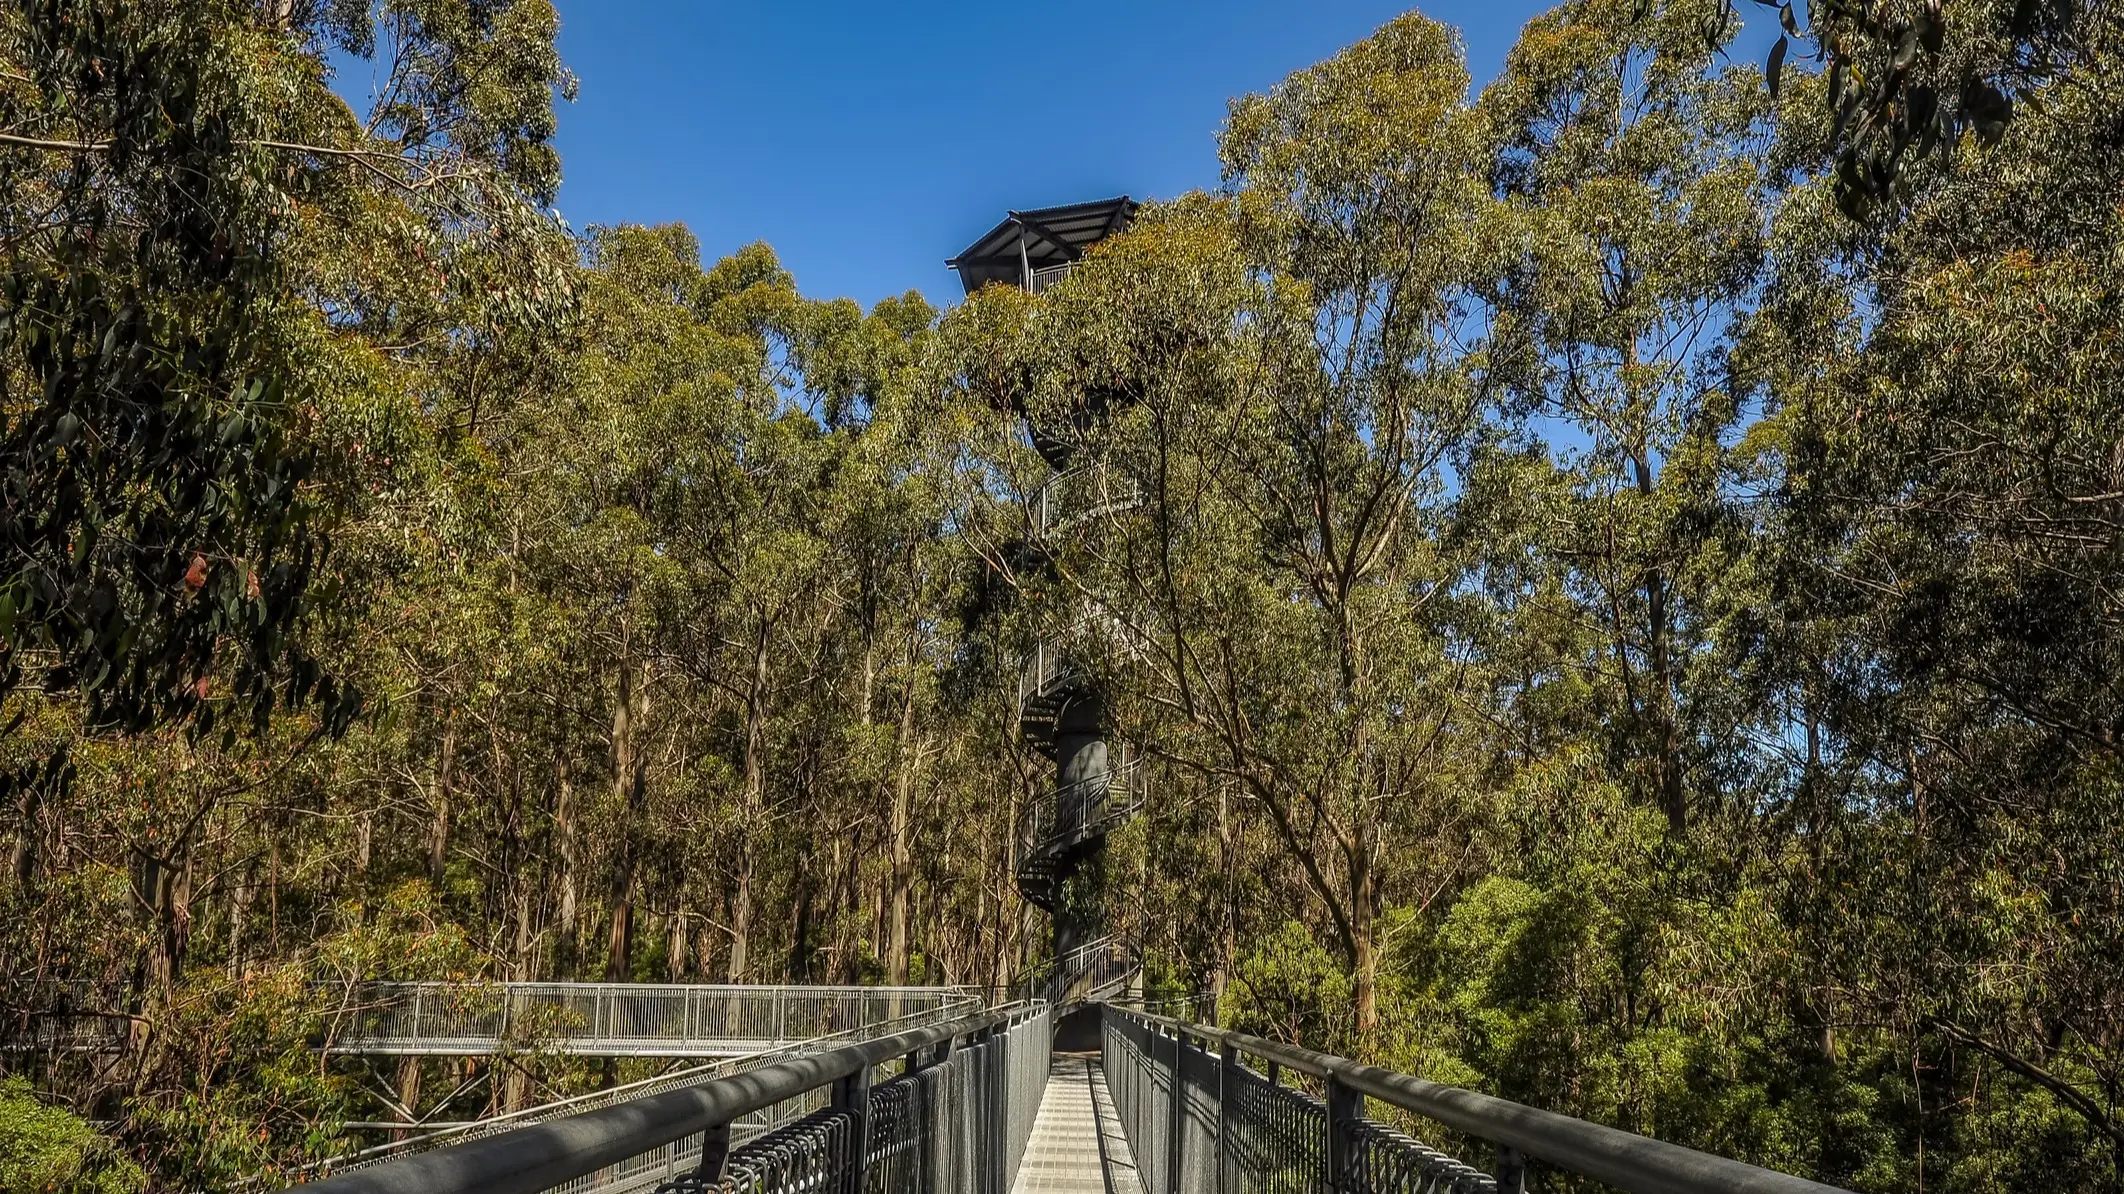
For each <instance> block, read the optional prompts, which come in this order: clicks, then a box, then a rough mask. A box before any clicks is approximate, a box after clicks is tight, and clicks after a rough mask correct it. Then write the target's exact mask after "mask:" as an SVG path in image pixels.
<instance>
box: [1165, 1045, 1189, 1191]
mask: <svg viewBox="0 0 2124 1194" xmlns="http://www.w3.org/2000/svg"><path fill="white" fill-rule="evenodd" d="M1181 1037H1182V1034H1181V1033H1180V1032H1178V1031H1175V1032H1174V1033H1173V1068H1172V1070H1171V1071H1170V1073H1169V1075H1168V1077H1167V1080H1166V1083H1167V1084H1166V1093H1167V1094H1169V1095H1170V1096H1171V1101H1170V1104H1169V1105H1168V1107H1167V1108H1166V1120H1165V1134H1166V1138H1165V1190H1166V1194H1180V1161H1181V1154H1182V1151H1183V1150H1182V1148H1181V1143H1180V1129H1181V1127H1182V1126H1183V1125H1184V1124H1185V1122H1186V1113H1187V1095H1186V1093H1185V1090H1184V1086H1185V1083H1183V1082H1182V1081H1181V1080H1180V1048H1181V1044H1182V1040H1181Z"/></svg>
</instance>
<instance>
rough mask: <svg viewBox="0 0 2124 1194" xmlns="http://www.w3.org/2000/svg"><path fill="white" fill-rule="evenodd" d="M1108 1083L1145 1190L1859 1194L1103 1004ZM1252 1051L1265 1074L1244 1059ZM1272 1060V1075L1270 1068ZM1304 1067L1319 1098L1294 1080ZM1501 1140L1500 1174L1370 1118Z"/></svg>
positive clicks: (1213, 1193)
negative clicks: (1536, 1187)
mask: <svg viewBox="0 0 2124 1194" xmlns="http://www.w3.org/2000/svg"><path fill="white" fill-rule="evenodd" d="M1102 1035H1103V1060H1104V1064H1105V1071H1106V1082H1107V1087H1108V1090H1109V1092H1110V1093H1111V1095H1112V1096H1113V1100H1114V1107H1115V1111H1116V1114H1117V1116H1118V1118H1119V1119H1120V1121H1121V1127H1122V1131H1123V1133H1124V1134H1125V1135H1126V1136H1127V1138H1128V1145H1129V1149H1130V1151H1131V1152H1132V1153H1133V1154H1134V1156H1135V1158H1136V1165H1137V1171H1138V1173H1139V1174H1140V1175H1141V1177H1142V1181H1143V1189H1144V1192H1145V1194H1476V1192H1481V1194H1524V1192H1525V1190H1526V1189H1527V1184H1526V1183H1527V1173H1528V1167H1529V1164H1530V1163H1531V1164H1537V1165H1544V1166H1546V1167H1548V1168H1550V1169H1553V1170H1555V1171H1557V1172H1560V1173H1566V1174H1573V1175H1576V1176H1578V1177H1581V1178H1589V1179H1592V1180H1593V1181H1595V1182H1598V1183H1601V1184H1603V1185H1606V1186H1609V1187H1612V1188H1615V1189H1620V1190H1627V1191H1632V1192H1635V1194H1847V1192H1845V1191H1840V1190H1837V1189H1836V1188H1835V1187H1833V1186H1826V1185H1823V1184H1821V1183H1819V1182H1814V1181H1809V1180H1807V1179H1805V1178H1799V1177H1794V1176H1791V1175H1789V1174H1783V1173H1776V1172H1773V1171H1771V1170H1767V1169H1760V1168H1757V1167H1756V1166H1753V1165H1748V1164H1745V1163H1743V1162H1740V1161H1735V1160H1731V1159H1728V1158H1725V1157H1718V1156H1713V1155H1711V1154H1709V1153H1702V1152H1697V1151H1695V1150H1693V1149H1687V1148H1683V1147H1681V1146H1679V1145H1674V1144H1667V1143H1665V1142H1663V1141H1659V1140H1653V1139H1650V1138H1649V1137H1644V1136H1638V1135H1635V1134H1634V1133H1630V1132H1625V1131H1621V1130H1620V1129H1616V1128H1608V1127H1603V1126H1601V1125H1599V1124H1593V1123H1588V1122H1586V1121H1584V1120H1578V1119H1572V1118H1570V1117H1569V1116H1564V1115H1557V1114H1555V1113H1553V1112H1548V1111H1542V1110H1539V1109H1537V1108H1533V1107H1526V1106H1522V1105H1521V1104H1518V1103H1512V1102H1509V1101H1507V1100H1504V1099H1498V1098H1492V1097H1491V1096H1489V1095H1484V1094H1479V1093H1477V1092H1475V1091H1470V1090H1461V1089H1458V1088H1456V1087H1450V1086H1441V1085H1439V1084H1437V1083H1432V1082H1425V1081H1423V1080H1422V1079H1420V1078H1414V1077H1411V1076H1409V1075H1407V1074H1395V1073H1391V1072H1389V1071H1386V1070H1382V1069H1379V1068H1377V1067H1375V1066H1367V1065H1361V1064H1358V1063H1356V1062H1352V1061H1348V1060H1345V1059H1343V1058H1339V1057H1331V1056H1328V1055H1327V1054H1324V1053H1315V1052H1313V1051H1311V1050H1308V1049H1298V1048H1295V1047H1292V1046H1289V1045H1282V1044H1278V1043H1276V1042H1273V1041H1264V1040H1261V1039H1260V1038H1258V1037H1250V1036H1245V1035H1243V1034H1240V1033H1234V1032H1227V1031H1224V1030H1222V1029H1216V1028H1206V1027H1203V1026H1201V1025H1196V1024H1186V1023H1182V1022H1180V1021H1177V1020H1170V1019H1167V1018H1165V1017H1162V1016H1151V1015H1146V1014H1143V1013H1138V1012H1131V1011H1126V1010H1123V1009H1119V1008H1114V1007H1108V1008H1106V1009H1105V1014H1104V1025H1103V1034H1102ZM1246 1057H1252V1058H1253V1059H1255V1061H1257V1062H1258V1063H1260V1064H1261V1065H1262V1068H1261V1069H1256V1068H1255V1067H1254V1066H1251V1065H1248V1064H1246V1062H1245V1061H1244V1060H1243V1059H1244V1058H1246ZM1264 1071H1265V1072H1264ZM1287 1077H1302V1078H1304V1079H1306V1080H1308V1081H1311V1082H1313V1083H1315V1084H1316V1085H1317V1087H1318V1093H1314V1092H1313V1091H1309V1090H1305V1089H1302V1088H1300V1087H1298V1086H1296V1085H1295V1084H1292V1083H1290V1082H1287V1081H1285V1078H1287ZM1367 1098H1371V1099H1376V1100H1378V1101H1380V1102H1381V1103H1384V1104H1386V1105H1388V1106H1391V1107H1395V1108H1398V1109H1400V1110H1401V1111H1404V1112H1407V1113H1410V1114H1412V1115H1414V1116H1418V1117H1421V1118H1424V1119H1427V1120H1430V1121H1432V1122H1434V1123H1436V1124H1439V1125H1441V1126H1443V1127H1445V1128H1447V1129H1449V1130H1451V1131H1453V1132H1456V1133H1459V1134H1461V1135H1463V1136H1465V1137H1468V1138H1471V1139H1473V1140H1477V1141H1484V1142H1487V1143H1488V1144H1489V1145H1491V1146H1492V1147H1494V1149H1495V1155H1494V1167H1493V1171H1490V1172H1485V1171H1484V1170H1483V1169H1481V1168H1478V1167H1477V1166H1476V1165H1474V1164H1471V1163H1469V1161H1468V1160H1466V1159H1465V1158H1462V1157H1456V1156H1453V1155H1450V1154H1448V1153H1446V1152H1445V1151H1443V1150H1440V1149H1437V1148H1433V1147H1431V1146H1430V1145H1427V1144H1425V1143H1423V1142H1422V1141H1420V1140H1417V1139H1416V1138H1414V1137H1412V1136H1410V1135H1409V1134H1408V1133H1406V1132H1404V1131H1402V1130H1401V1129H1399V1128H1397V1127H1395V1126H1394V1125H1392V1124H1388V1123H1385V1122H1382V1121H1380V1120H1378V1119H1375V1118H1372V1117H1370V1116H1367V1115H1366V1114H1365V1110H1364V1109H1365V1100H1366V1099H1367Z"/></svg>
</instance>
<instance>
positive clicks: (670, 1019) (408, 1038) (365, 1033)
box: [325, 983, 979, 1057]
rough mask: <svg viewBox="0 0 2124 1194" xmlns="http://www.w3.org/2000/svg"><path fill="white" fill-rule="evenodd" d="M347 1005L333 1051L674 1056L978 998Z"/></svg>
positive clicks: (398, 993)
mask: <svg viewBox="0 0 2124 1194" xmlns="http://www.w3.org/2000/svg"><path fill="white" fill-rule="evenodd" d="M339 1002H340V1003H341V1005H342V1006H343V1007H344V1008H345V1012H344V1013H343V1015H342V1017H340V1019H341V1022H342V1024H343V1027H341V1028H340V1030H339V1031H338V1032H337V1033H335V1034H334V1035H333V1036H332V1037H331V1038H330V1039H329V1040H327V1041H326V1042H325V1048H326V1049H327V1050H328V1051H330V1052H338V1053H366V1054H385V1055H388V1054H408V1053H411V1054H445V1055H455V1054H472V1053H489V1052H495V1051H499V1050H504V1049H512V1048H514V1049H543V1050H546V1051H550V1052H557V1053H587V1054H598V1055H606V1056H666V1057H684V1056H699V1057H707V1056H713V1055H716V1054H742V1053H752V1052H756V1051H758V1050H760V1049H762V1048H765V1047H769V1046H772V1045H778V1044H789V1043H794V1042H797V1041H803V1040H810V1039H813V1038H816V1037H822V1036H828V1035H831V1034H834V1033H837V1032H842V1031H844V1030H847V1029H851V1028H860V1027H863V1026H864V1025H870V1024H878V1023H882V1022H884V1021H887V1020H892V1019H897V1018H900V1017H903V1016H909V1015H915V1014H918V1013H922V1012H931V1011H938V1010H945V1009H951V1008H960V1009H967V1010H971V1009H972V1008H974V1007H976V1006H978V1004H979V1000H978V999H976V998H975V997H974V996H972V995H969V994H968V993H966V992H964V991H960V990H957V989H955V988H948V987H783V986H745V985H735V984H715V985H709V984H701V985H675V984H674V985H665V984H657V983H485V984H481V983H362V984H359V985H358V986H356V987H354V988H352V989H351V990H350V991H348V992H347V993H346V994H345V995H344V996H342V997H341V998H340V1000H339Z"/></svg>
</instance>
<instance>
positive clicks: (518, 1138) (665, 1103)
mask: <svg viewBox="0 0 2124 1194" xmlns="http://www.w3.org/2000/svg"><path fill="white" fill-rule="evenodd" d="M1012 1015H1013V1009H1010V1008H1001V1009H997V1010H994V1011H987V1012H982V1013H979V1014H977V1015H972V1016H968V1017H966V1018H965V1019H962V1020H955V1021H953V1022H951V1023H949V1024H939V1025H933V1026H931V1027H928V1028H918V1029H913V1030H911V1031H908V1032H902V1033H898V1034H895V1035H893V1036H889V1037H881V1038H879V1039H877V1040H873V1041H865V1042H863V1043H862V1044H857V1045H849V1046H846V1047H845V1048H840V1049H835V1050H833V1051H831V1052H827V1053H818V1054H813V1055H811V1056H808V1057H799V1058H795V1059H793V1060H790V1061H785V1062H782V1063H780V1064H778V1065H771V1066H767V1067H765V1068H763V1069H757V1070H753V1071H750V1072H749V1073H744V1074H736V1075H732V1076H731V1077H728V1078H721V1079H717V1080H715V1081H711V1082H706V1083H703V1084H701V1085H699V1086H689V1087H686V1088H684V1089H681V1090H673V1091H666V1092H664V1093H663V1094H657V1095H650V1096H648V1097H647V1098H641V1099H635V1100H633V1101H631V1102H626V1103H622V1104H620V1105H618V1106H616V1107H606V1108H603V1109H601V1110H597V1111H591V1112H586V1113H584V1114H582V1115H573V1116H569V1117H568V1118H566V1119H559V1120H554V1121H552V1122H551V1123H542V1124H534V1125H532V1126H530V1127H525V1128H518V1129H516V1130H515V1131H513V1132H504V1133H502V1134H501V1135H499V1136H490V1137H487V1138H486V1139H483V1140H475V1141H471V1142H468V1143H465V1144H460V1145H456V1146H454V1147H451V1148H444V1149H438V1150H436V1151H435V1152H431V1153H423V1154H421V1155H419V1156H414V1157H407V1158H406V1159H404V1160H402V1161H394V1162H391V1163H389V1164H385V1165H379V1166H377V1167H375V1168H373V1169H363V1170H359V1171H357V1172H354V1173H348V1174H342V1175H340V1176H337V1177H331V1178H327V1179H325V1180H323V1181H320V1182H314V1183H311V1184H310V1185H308V1186H305V1187H304V1189H306V1190H309V1191H312V1192H313V1194H538V1192H539V1191H542V1190H547V1189H551V1188H552V1187H554V1186H557V1185H559V1184H561V1183H562V1182H565V1181H568V1180H570V1179H572V1178H578V1177H582V1176H583V1175H585V1174H589V1173H595V1172H596V1171H598V1170H600V1169H603V1168H605V1167H606V1166H609V1165H615V1164H618V1163H619V1162H622V1161H625V1160H627V1159H628V1158H630V1157H635V1156H638V1155H640V1154H642V1153H645V1152H648V1151H649V1150H651V1149H654V1148H658V1147H661V1146H663V1145H666V1144H670V1143H671V1142H673V1141H676V1140H681V1139H684V1138H685V1137H687V1136H692V1135H698V1134H702V1133H708V1132H713V1131H716V1130H718V1129H722V1128H726V1127H727V1126H728V1125H729V1124H730V1123H731V1122H732V1121H734V1120H736V1119H737V1118H739V1117H740V1116H744V1115H748V1114H750V1113H752V1112H754V1111H759V1110H762V1109H763V1108H767V1107H772V1106H774V1105H775V1104H777V1103H781V1102H784V1101H786V1100H789V1099H793V1098H796V1097H798V1096H799V1095H802V1094H804V1093H806V1092H808V1091H812V1090H816V1089H818V1088H820V1087H822V1086H826V1085H828V1084H830V1083H835V1082H839V1081H841V1080H843V1079H848V1078H854V1077H857V1076H858V1075H864V1076H867V1075H868V1074H869V1072H870V1071H871V1069H872V1068H874V1067H876V1066H878V1065H881V1064H883V1063H885V1062H888V1061H891V1060H894V1059H896V1058H903V1057H907V1056H909V1055H912V1054H914V1053H917V1052H919V1051H920V1050H923V1049H927V1048H929V1047H931V1046H933V1045H937V1044H940V1043H942V1042H945V1041H951V1040H956V1039H958V1038H961V1037H966V1036H971V1035H973V1034H975V1033H978V1032H981V1031H983V1030H986V1029H991V1028H995V1027H997V1026H999V1025H1002V1024H1004V1023H1005V1022H1007V1021H1008V1020H1010V1018H1011V1016H1012Z"/></svg>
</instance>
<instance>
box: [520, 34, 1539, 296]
mask: <svg viewBox="0 0 2124 1194" xmlns="http://www.w3.org/2000/svg"><path fill="white" fill-rule="evenodd" d="M1549 2H1550V0H1491V2H1488V3H1483V2H1480V0H1453V2H1452V3H1443V4H1434V5H1431V6H1429V7H1427V8H1426V9H1425V11H1426V12H1428V13H1429V14H1430V15H1431V16H1433V17H1434V18H1437V19H1439V20H1442V21H1446V22H1448V23H1451V24H1454V25H1457V26H1459V27H1460V29H1461V30H1462V32H1463V34H1464V35H1465V37H1466V39H1467V43H1468V57H1469V65H1470V67H1471V69H1472V70H1473V72H1474V74H1475V77H1476V80H1477V83H1478V85H1479V84H1480V83H1481V82H1483V81H1485V80H1487V79H1488V78H1489V77H1490V76H1491V75H1493V74H1494V73H1495V72H1496V71H1497V69H1498V68H1499V67H1500V66H1501V65H1502V63H1503V61H1504V55H1505V52H1506V51H1507V50H1508V49H1510V48H1511V44H1512V42H1513V40H1514V39H1515V38H1516V37H1517V36H1518V33H1519V28H1520V26H1521V25H1523V24H1524V23H1525V22H1526V20H1527V18H1529V17H1530V16H1532V15H1534V14H1535V13H1536V12H1539V11H1541V10H1542V9H1543V8H1546V7H1548V3H1549ZM559 7H560V14H561V22H562V24H561V39H560V46H561V54H562V57H563V58H564V60H565V61H566V62H567V64H568V65H569V67H570V68H571V69H573V70H574V71H575V72H576V74H577V75H578V76H579V77H580V78H581V80H582V90H581V94H580V96H579V98H578V99H577V100H576V102H575V103H573V104H566V105H563V106H562V108H561V111H560V137H559V146H560V151H561V163H562V170H563V173H564V179H565V181H564V182H563V184H562V188H561V193H560V201H559V206H560V209H561V213H562V214H563V215H564V216H566V217H567V219H568V221H569V223H571V224H573V225H574V226H575V227H576V228H578V229H581V228H585V227H587V226H588V225H590V224H608V223H619V222H623V221H624V222H634V223H661V222H665V221H670V220H678V221H682V222H684V223H685V224H686V225H688V226H689V227H691V228H692V229H693V230H694V232H695V233H696V234H698V235H699V236H700V238H701V243H702V251H703V255H704V256H705V257H707V258H708V259H710V260H713V259H714V258H716V257H718V256H721V255H722V254H725V253H728V252H730V251H732V250H734V249H736V248H738V247H740V246H742V245H745V244H748V243H750V242H752V241H755V240H765V241H767V242H768V243H769V244H771V245H773V246H774V248H775V250H776V252H778V253H779V254H781V257H782V261H783V263H784V265H786V266H787V267H788V268H789V269H790V270H791V271H792V272H794V273H795V274H796V278H797V284H798V285H799V287H801V288H802V289H803V291H804V292H805V293H806V294H809V295H812V296H814V297H820V298H825V297H836V296H842V295H846V296H849V297H852V298H855V299H857V300H858V301H860V302H862V303H863V304H864V305H865V306H868V305H869V304H871V303H873V302H875V301H877V300H878V299H880V298H882V297H885V296H886V295H891V294H898V293H900V292H901V291H903V290H907V289H910V288H912V289H918V290H921V291H922V292H923V293H924V294H926V295H928V296H929V297H930V299H931V300H932V301H936V302H950V301H956V300H957V299H958V297H959V294H960V291H959V287H958V285H957V283H956V281H955V279H954V277H953V275H952V273H951V272H950V271H949V270H947V269H945V268H944V264H943V262H944V259H945V258H946V257H948V256H950V255H951V254H952V253H954V252H957V251H958V250H959V249H961V248H964V247H965V245H966V244H967V243H968V242H970V241H972V240H973V239H974V238H975V237H976V236H978V235H980V234H981V233H982V232H984V231H986V230H987V229H988V228H989V227H990V226H991V225H993V224H994V223H995V222H996V221H997V220H999V219H1001V218H1002V216H1003V213H1004V212H1005V211H1007V210H1008V209H1010V208H1013V207H1019V208H1025V207H1043V206H1048V205H1052V204H1058V203H1072V202H1076V201H1079V200H1084V199H1098V198H1105V197H1107V196H1110V195H1118V194H1129V195H1133V196H1136V197H1137V198H1139V199H1140V198H1146V197H1153V198H1170V197H1172V196H1174V195H1177V194H1179V193H1181V192H1183V191H1187V190H1190V189H1194V188H1197V187H1207V186H1213V185H1215V184H1216V182H1217V157H1216V132H1217V129H1218V126H1219V125H1220V124H1221V123H1222V122H1223V119H1224V111H1225V103H1226V101H1227V100H1228V99H1229V98H1230V97H1232V96H1235V95H1240V94H1244V93H1246V92H1249V91H1258V90H1261V89H1264V88H1266V87H1268V86H1270V85H1272V84H1274V83H1275V82H1276V81H1277V80H1279V79H1281V78H1283V76H1285V75H1286V74H1289V73H1290V72H1291V71H1293V70H1297V69H1299V68H1301V67H1305V66H1308V65H1310V64H1312V63H1314V62H1317V61H1319V60H1320V59H1322V58H1325V57H1328V56H1329V55H1331V54H1333V53H1335V52H1336V51H1337V50H1339V49H1341V48H1342V47H1344V46H1346V45H1349V44H1350V43H1351V42H1354V41H1357V40H1359V39H1361V38H1363V37H1364V36H1366V35H1367V34H1369V33H1370V32H1371V31H1372V30H1373V29H1375V28H1377V27H1378V26H1379V25H1381V24H1383V23H1384V22H1386V21H1387V20H1389V19H1391V18H1392V17H1394V16H1395V15H1397V14H1399V13H1400V12H1402V11H1405V10H1406V8H1407V5H1406V4H1398V3H1391V2H1383V3H1374V2H1370V0H1309V2H1308V0H1222V2H1217V3H1210V2H1206V0H1204V2H1198V0H1134V2H1123V3H1118V4H1093V5H1039V6H1016V5H999V4H977V3H957V2H945V0H903V2H902V3H898V4H878V3H873V4H845V3H838V2H836V3H826V2H823V0H780V2H752V3H731V2H723V0H703V2H687V0H661V2H651V0H601V2H595V3H593V2H591V0H559Z"/></svg>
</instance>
